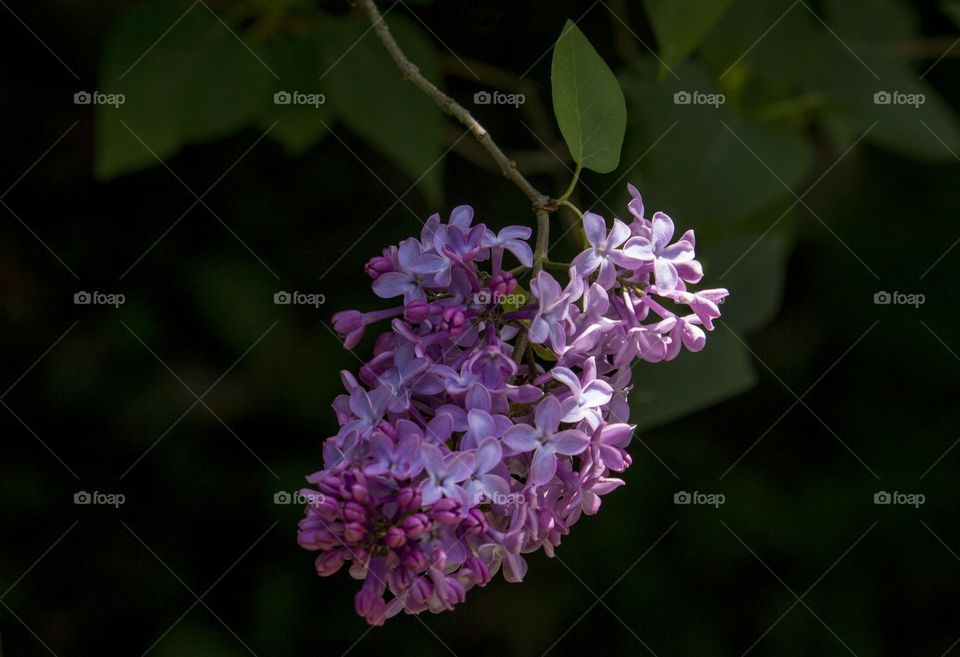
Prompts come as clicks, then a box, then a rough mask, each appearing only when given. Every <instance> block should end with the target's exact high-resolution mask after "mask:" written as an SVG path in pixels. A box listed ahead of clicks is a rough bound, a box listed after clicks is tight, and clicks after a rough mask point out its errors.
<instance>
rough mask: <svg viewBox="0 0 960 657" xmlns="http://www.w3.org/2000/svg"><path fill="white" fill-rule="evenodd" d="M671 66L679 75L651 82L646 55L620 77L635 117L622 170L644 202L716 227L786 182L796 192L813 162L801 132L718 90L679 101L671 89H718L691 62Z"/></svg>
mask: <svg viewBox="0 0 960 657" xmlns="http://www.w3.org/2000/svg"><path fill="white" fill-rule="evenodd" d="M677 70H678V72H679V74H680V78H681V80H682V81H681V82H678V81H676V80H674V79H673V78H668V79H667V80H665V81H663V82H659V83H658V82H657V81H656V79H655V78H656V72H655V71H656V67H655V64H654V63H653V62H652V61H648V62H646V65H637V66H634V67H633V69H632V70H631V71H628V72H626V73H625V74H624V75H623V78H622V79H623V88H624V91H625V92H626V93H627V95H628V96H629V97H630V100H631V105H633V106H635V107H636V112H637V118H638V121H637V127H635V128H631V129H630V130H629V131H628V132H627V139H626V143H625V144H624V160H625V161H626V162H629V163H632V166H630V168H629V169H627V170H625V171H624V173H625V178H626V179H627V180H630V181H632V182H633V183H634V184H635V185H637V187H638V188H639V189H640V191H641V193H642V194H643V196H644V200H645V205H646V206H647V207H648V208H650V209H661V210H664V211H665V212H666V213H667V214H669V215H670V216H671V217H673V218H674V220H675V221H677V223H678V225H680V226H696V227H697V232H698V233H707V234H709V233H711V231H713V234H716V232H719V230H720V229H722V228H724V227H725V226H727V225H728V224H729V223H731V222H733V221H742V220H744V219H746V218H748V217H749V216H750V215H751V214H753V213H755V212H757V211H759V210H761V209H763V208H765V207H766V206H768V205H769V204H771V203H773V202H775V201H777V200H780V199H783V198H792V195H791V194H790V191H789V190H788V189H787V186H789V187H790V188H792V189H793V190H795V191H797V192H798V193H799V188H800V185H801V183H802V181H803V180H804V178H805V176H807V175H808V174H809V171H810V167H811V165H812V163H813V150H812V147H811V145H810V143H809V140H808V139H807V138H806V136H805V135H804V134H803V132H801V130H800V129H796V128H793V127H792V126H789V125H780V124H775V123H758V122H755V121H751V120H749V119H747V118H745V117H744V116H742V115H741V114H740V113H738V112H736V111H735V110H734V109H733V107H732V104H733V103H732V102H729V101H727V102H724V103H723V104H721V103H720V102H719V98H717V99H716V101H717V102H716V103H715V104H713V105H711V104H694V103H691V104H678V103H677V102H675V94H678V93H680V94H692V93H694V92H696V93H698V94H700V97H701V98H707V97H710V96H711V95H716V94H718V93H719V89H717V87H716V83H715V82H714V80H713V79H712V78H711V77H710V76H709V75H707V74H706V73H705V72H704V71H703V70H702V69H700V68H699V67H697V66H695V65H694V64H692V63H687V64H685V65H683V66H681V67H679V68H678V69H677ZM768 167H769V169H768ZM771 172H772V173H771ZM617 191H618V193H622V190H620V189H618V190H617ZM692 192H693V193H692ZM771 221H772V218H771Z"/></svg>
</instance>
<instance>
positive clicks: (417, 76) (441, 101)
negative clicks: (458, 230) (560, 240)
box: [357, 0, 550, 259]
mask: <svg viewBox="0 0 960 657" xmlns="http://www.w3.org/2000/svg"><path fill="white" fill-rule="evenodd" d="M357 4H359V5H360V7H361V8H362V9H363V11H364V12H365V13H366V14H367V16H368V17H369V18H370V22H371V23H372V24H373V29H374V32H376V35H377V37H378V38H379V39H380V41H381V42H383V45H384V46H385V47H386V49H387V52H389V53H390V56H391V57H393V61H395V62H396V63H397V67H398V68H399V69H400V71H401V73H403V77H404V79H407V80H409V81H411V82H413V84H415V85H416V86H417V87H418V88H419V89H420V90H421V91H423V92H424V93H425V94H427V96H429V97H430V98H432V99H433V101H434V102H435V103H436V104H437V105H438V106H439V107H440V109H442V110H443V111H444V112H446V113H447V114H449V115H451V116H452V117H454V118H455V119H457V120H458V121H460V123H462V124H463V125H465V126H466V127H467V128H468V129H469V130H470V132H471V133H473V136H474V137H475V138H476V139H477V141H478V142H480V145H481V146H483V147H484V149H486V151H487V152H488V153H489V154H490V156H491V157H492V158H493V159H494V160H495V161H496V163H497V164H498V165H499V167H500V172H501V173H503V175H504V177H505V178H508V179H510V180H511V181H513V183H514V184H516V185H517V187H519V188H520V190H521V191H522V192H523V193H524V194H525V195H526V196H527V198H529V199H530V202H531V203H533V207H534V209H535V210H537V211H538V213H539V211H540V209H541V208H544V207H547V206H549V203H550V197H548V196H547V195H546V194H544V193H543V192H541V191H539V190H538V189H537V188H536V187H534V186H533V185H532V184H530V181H528V180H527V179H526V178H524V177H523V174H521V173H520V171H519V170H518V169H517V165H516V163H515V162H513V161H512V160H511V159H510V158H508V157H507V156H506V155H504V153H503V151H502V150H500V147H499V146H497V145H496V143H494V141H493V139H491V138H490V134H489V133H488V132H487V131H486V129H485V128H484V127H483V126H482V125H480V123H479V122H478V121H477V120H476V119H475V118H473V115H471V114H470V112H468V111H467V110H466V109H465V108H464V107H463V106H462V105H460V104H459V103H458V102H457V101H455V100H454V99H453V98H451V97H450V96H448V95H446V94H445V93H443V92H442V91H440V89H439V88H437V86H436V85H435V84H433V83H432V82H430V80H428V79H426V78H425V77H424V76H423V74H421V73H420V69H419V68H417V66H416V65H415V64H414V63H413V62H411V61H410V60H409V59H408V58H407V56H406V55H405V54H404V52H403V50H401V49H400V46H399V45H398V44H397V41H396V39H394V38H393V35H392V34H391V33H390V28H389V27H387V24H386V22H385V21H384V20H383V16H382V15H381V14H380V10H379V9H377V5H376V3H375V2H374V0H357ZM539 223H541V222H540V221H539V220H538V224H539ZM541 259H542V258H541Z"/></svg>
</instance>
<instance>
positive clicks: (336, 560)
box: [313, 550, 343, 577]
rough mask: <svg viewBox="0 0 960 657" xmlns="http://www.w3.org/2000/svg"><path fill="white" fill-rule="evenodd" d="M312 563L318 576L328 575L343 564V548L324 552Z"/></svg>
mask: <svg viewBox="0 0 960 657" xmlns="http://www.w3.org/2000/svg"><path fill="white" fill-rule="evenodd" d="M313 563H314V566H315V567H316V569H317V574H318V575H320V577H329V576H330V575H333V574H334V573H335V572H337V571H338V570H340V568H341V567H342V566H343V550H332V551H330V552H324V553H323V554H321V555H320V556H318V557H317V560H316V561H314V562H313Z"/></svg>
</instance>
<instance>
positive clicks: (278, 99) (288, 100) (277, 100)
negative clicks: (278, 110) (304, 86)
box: [273, 91, 327, 108]
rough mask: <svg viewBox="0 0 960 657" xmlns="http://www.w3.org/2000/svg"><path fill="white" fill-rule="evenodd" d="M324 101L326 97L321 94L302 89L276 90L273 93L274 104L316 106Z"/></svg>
mask: <svg viewBox="0 0 960 657" xmlns="http://www.w3.org/2000/svg"><path fill="white" fill-rule="evenodd" d="M325 102H327V97H326V96H324V95H323V94H316V93H305V92H303V91H278V92H277V93H275V94H273V104H274V105H309V106H310V107H314V108H317V107H320V106H321V105H323V104H324V103H325Z"/></svg>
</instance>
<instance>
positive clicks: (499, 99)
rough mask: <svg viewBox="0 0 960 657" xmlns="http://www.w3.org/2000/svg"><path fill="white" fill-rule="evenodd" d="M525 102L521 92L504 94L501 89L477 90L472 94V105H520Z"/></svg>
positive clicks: (525, 99)
mask: <svg viewBox="0 0 960 657" xmlns="http://www.w3.org/2000/svg"><path fill="white" fill-rule="evenodd" d="M525 102H527V97H526V96H524V95H523V94H505V93H503V92H502V91H478V92H477V93H475V94H473V104H474V105H513V106H514V107H520V106H521V105H523V104H524V103H525Z"/></svg>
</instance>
